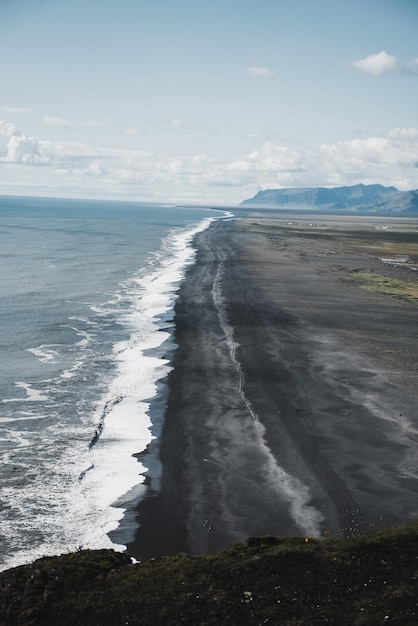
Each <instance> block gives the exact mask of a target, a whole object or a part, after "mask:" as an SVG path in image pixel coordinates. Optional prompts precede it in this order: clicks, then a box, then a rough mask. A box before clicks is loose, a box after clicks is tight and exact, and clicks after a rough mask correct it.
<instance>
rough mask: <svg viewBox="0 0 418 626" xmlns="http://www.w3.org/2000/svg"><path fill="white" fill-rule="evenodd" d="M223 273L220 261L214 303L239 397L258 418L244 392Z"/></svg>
mask: <svg viewBox="0 0 418 626" xmlns="http://www.w3.org/2000/svg"><path fill="white" fill-rule="evenodd" d="M223 273H224V267H223V263H221V262H220V263H219V265H218V268H217V271H216V276H215V279H214V281H213V286H212V298H213V303H214V305H215V309H216V313H217V316H218V319H219V323H220V325H221V328H222V330H223V332H224V334H225V338H226V342H227V345H228V348H229V352H230V355H231V361H232V365H233V367H234V369H235V373H236V377H237V393H238V395H239V397H240V398H241V401H242V403H243V405H244V406H245V408H246V409H247V412H248V414H249V416H250V417H251V419H252V420H257V415H256V413H255V412H254V410H253V408H252V406H251V403H250V401H249V400H248V398H247V396H246V395H245V392H244V376H243V373H242V369H241V365H240V363H239V361H238V359H237V344H236V341H235V338H234V331H233V329H232V326H231V324H230V323H229V320H228V316H227V313H226V309H225V305H224V299H223V296H222V287H221V281H222V276H223Z"/></svg>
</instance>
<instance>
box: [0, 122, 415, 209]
mask: <svg viewBox="0 0 418 626" xmlns="http://www.w3.org/2000/svg"><path fill="white" fill-rule="evenodd" d="M417 163H418V128H394V129H392V130H391V131H390V132H388V133H387V134H384V135H375V136H370V137H362V138H357V139H353V140H351V141H339V142H335V143H326V144H318V145H311V146H300V145H298V146H297V147H294V146H287V145H281V144H280V143H279V144H278V143H274V142H272V141H270V142H267V143H264V144H262V145H259V146H258V147H257V148H256V149H255V150H252V151H251V152H249V153H247V154H241V155H237V157H236V158H235V159H230V158H227V157H221V156H220V157H209V156H207V155H205V154H195V155H186V156H184V155H178V156H168V155H163V154H156V153H150V152H141V151H139V150H115V149H110V148H96V147H92V146H89V145H87V144H84V143H76V142H54V141H45V140H41V139H39V138H37V137H33V136H29V135H25V134H24V133H23V132H22V131H21V130H20V129H19V128H18V127H17V126H15V125H13V124H10V123H1V122H0V165H1V164H3V165H2V166H3V167H8V168H9V169H8V172H7V174H8V175H7V181H8V182H7V185H9V186H7V185H6V183H4V185H3V189H10V185H11V184H15V186H16V189H17V192H16V193H18V192H19V191H18V190H19V189H26V190H30V189H33V190H34V191H35V192H36V189H40V188H41V187H42V189H44V190H45V189H47V190H48V189H49V190H50V194H52V195H60V194H61V195H67V194H68V195H75V194H78V195H84V197H89V196H96V197H100V196H102V197H103V196H108V197H126V198H137V199H144V200H147V199H164V200H167V201H174V202H177V201H179V202H194V201H196V202H197V201H199V202H210V203H219V204H228V203H230V204H235V203H238V202H239V201H241V200H243V199H245V198H246V197H251V196H252V195H254V193H256V191H258V190H260V189H266V188H278V187H309V186H335V185H350V184H356V183H360V182H362V183H381V184H385V185H395V186H396V187H399V188H401V189H414V188H418V167H417ZM39 166H43V167H39ZM13 176H14V177H15V178H13ZM13 181H15V183H13ZM0 189H1V187H0Z"/></svg>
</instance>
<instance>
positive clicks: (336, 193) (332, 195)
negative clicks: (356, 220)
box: [240, 183, 418, 214]
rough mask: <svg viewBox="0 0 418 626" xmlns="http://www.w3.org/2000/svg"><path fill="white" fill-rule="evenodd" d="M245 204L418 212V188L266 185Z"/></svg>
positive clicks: (262, 206) (349, 210) (292, 208)
mask: <svg viewBox="0 0 418 626" xmlns="http://www.w3.org/2000/svg"><path fill="white" fill-rule="evenodd" d="M240 206H242V207H254V208H257V207H258V208H260V209H269V208H270V209H274V208H286V209H291V210H297V209H307V210H314V209H316V210H319V211H327V212H328V211H341V212H347V211H348V212H350V213H352V212H365V213H377V212H379V213H384V214H385V213H394V214H400V213H407V214H416V213H417V212H418V208H417V192H416V191H404V192H402V191H399V189H397V188H396V187H392V186H390V187H385V186H384V185H379V184H374V185H364V184H363V183H358V184H357V185H350V186H342V187H290V188H285V189H266V190H264V191H259V192H258V193H257V194H256V195H255V196H254V197H253V198H250V199H248V200H244V202H241V204H240Z"/></svg>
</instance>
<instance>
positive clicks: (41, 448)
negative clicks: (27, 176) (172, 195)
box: [0, 196, 224, 569]
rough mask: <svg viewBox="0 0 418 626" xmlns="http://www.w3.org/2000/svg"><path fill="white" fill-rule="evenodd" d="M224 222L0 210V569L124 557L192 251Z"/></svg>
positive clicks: (182, 212)
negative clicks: (55, 558) (104, 550)
mask: <svg viewBox="0 0 418 626" xmlns="http://www.w3.org/2000/svg"><path fill="white" fill-rule="evenodd" d="M223 215H224V213H222V212H220V211H215V210H205V209H199V208H185V207H169V206H160V205H152V206H151V205H147V204H143V203H127V202H104V201H87V200H86V201H84V200H63V199H41V198H18V197H4V196H3V197H0V285H1V287H0V289H1V292H0V293H1V298H0V324H1V325H0V329H1V334H0V350H1V353H0V354H1V359H0V463H1V473H0V569H5V568H8V567H13V566H16V565H20V564H22V563H26V562H29V561H32V560H34V559H35V558H38V557H40V556H44V555H49V554H59V553H62V552H65V551H68V550H74V549H76V548H77V547H80V546H81V547H91V548H100V547H118V546H115V544H114V543H112V542H111V540H110V539H109V536H108V533H109V532H111V531H112V530H114V529H116V528H118V526H119V524H120V521H121V519H122V518H123V515H124V510H125V509H126V508H129V507H128V504H127V503H129V502H132V501H134V500H135V499H138V498H139V497H140V496H141V484H142V482H143V480H144V474H145V473H146V470H147V468H146V467H145V466H144V465H142V464H141V463H140V462H139V461H138V459H137V457H135V456H133V455H135V454H137V453H140V452H141V451H143V450H144V449H145V448H146V447H147V446H148V444H149V443H150V442H151V441H152V439H153V438H155V437H156V436H157V435H158V433H157V432H156V430H157V429H158V425H155V424H152V422H151V419H150V414H151V410H150V405H151V406H152V403H153V402H156V403H158V404H159V406H161V398H158V393H157V390H158V389H161V385H159V386H158V385H157V382H158V381H159V380H162V379H164V377H165V376H166V375H167V373H168V372H169V370H170V363H169V359H170V351H172V349H173V348H174V344H173V341H172V332H173V306H174V302H175V294H176V290H177V288H178V285H179V283H180V282H181V280H182V278H183V277H184V274H185V270H186V268H187V266H188V265H189V264H190V263H192V262H193V258H194V251H193V248H192V246H191V241H192V238H193V235H194V233H196V232H198V231H199V230H202V229H203V228H205V227H206V226H207V225H208V224H209V222H210V221H211V219H215V218H219V217H221V216H223ZM116 505H117V506H116ZM121 535H122V536H121ZM117 536H118V538H120V539H123V533H121V532H119V533H117ZM119 548H120V549H123V545H122V541H120V545H119Z"/></svg>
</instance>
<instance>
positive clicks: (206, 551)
mask: <svg viewBox="0 0 418 626" xmlns="http://www.w3.org/2000/svg"><path fill="white" fill-rule="evenodd" d="M195 244H196V248H197V254H196V262H195V263H194V265H193V266H191V267H190V269H189V270H188V273H187V276H186V279H185V281H184V283H183V285H182V286H181V288H180V290H179V296H178V300H177V303H176V308H175V324H176V332H175V341H176V343H177V346H178V347H177V349H176V351H175V353H174V356H173V359H172V365H173V370H172V372H171V373H170V375H169V379H168V386H169V391H168V400H167V408H166V411H165V420H164V427H163V431H162V435H161V440H160V442H159V448H160V451H159V455H160V459H161V463H162V474H161V476H158V481H157V480H155V481H153V473H152V468H151V469H150V472H149V476H148V478H147V494H146V496H145V497H144V498H143V500H142V501H141V502H140V503H139V505H138V508H137V521H138V524H139V529H138V531H137V533H136V536H135V539H134V540H133V541H132V542H131V543H130V544H129V545H128V554H130V555H132V556H134V557H135V558H136V559H138V560H140V561H141V562H140V563H139V564H135V565H133V564H131V563H130V560H129V557H128V556H127V555H117V554H114V553H112V552H111V551H98V552H89V551H81V552H79V553H76V554H73V555H67V556H62V557H54V558H50V559H43V560H41V561H37V562H36V563H34V564H32V565H28V566H22V567H20V568H17V569H15V570H11V571H9V572H4V573H2V574H1V575H0V623H4V624H53V623H54V624H67V623H68V624H70V623H71V624H99V623H100V624H103V623H112V624H126V623H132V624H149V623H151V621H152V622H153V623H160V624H220V623H231V624H245V623H251V624H265V623H271V624H278V623H280V624H282V623H283V624H320V623H334V624H339V625H341V624H383V623H392V624H416V623H418V600H417V597H418V594H417V592H418V585H417V576H418V567H417V563H418V543H417V525H416V522H415V520H416V519H417V518H418V501H417V498H416V494H417V492H418V472H417V470H418V467H417V449H418V448H417V446H418V429H417V424H418V421H417V420H418V415H417V404H418V403H417V395H418V385H417V377H418V363H417V358H416V355H417V354H418V323H417V320H418V317H417V315H418V220H417V219H416V218H399V217H384V218H379V217H376V216H364V217H359V216H342V215H340V216H330V215H326V216H323V215H322V216H321V215H315V214H313V213H312V214H310V215H309V216H307V215H299V216H298V215H297V214H295V213H294V212H289V213H287V214H286V213H284V212H283V211H282V212H277V213H275V212H274V211H269V212H268V213H263V212H257V211H256V210H254V211H248V212H247V213H246V215H245V218H244V217H243V218H240V219H233V220H220V221H215V222H214V223H212V225H211V226H210V227H209V228H208V229H207V230H205V231H203V232H201V233H199V234H198V235H197V236H196V239H195ZM144 454H146V453H144ZM157 482H158V485H157ZM257 537H258V539H256V538H257ZM280 537H281V538H280ZM249 538H253V539H249ZM231 546H232V547H231ZM169 555H172V556H169ZM150 559H152V560H150ZM2 620H3V621H2Z"/></svg>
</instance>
